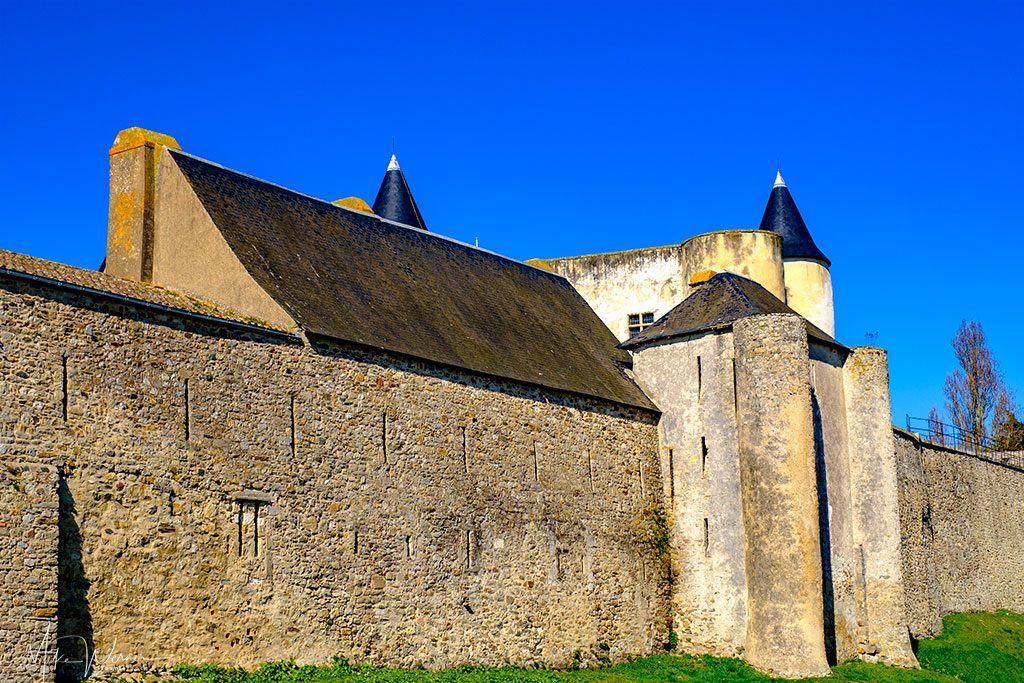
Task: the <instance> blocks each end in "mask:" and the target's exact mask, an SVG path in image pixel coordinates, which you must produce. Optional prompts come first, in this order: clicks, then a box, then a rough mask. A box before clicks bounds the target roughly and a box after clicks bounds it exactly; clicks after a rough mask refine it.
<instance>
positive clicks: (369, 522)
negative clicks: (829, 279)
mask: <svg viewBox="0 0 1024 683" xmlns="http://www.w3.org/2000/svg"><path fill="white" fill-rule="evenodd" d="M0 335H2V339H3V346H2V347H0V348H2V351H0V354H2V355H0V384H2V388H3V391H2V392H0V402H2V404H0V420H2V424H0V453H2V454H3V455H2V461H3V465H9V464H10V463H22V462H27V463H45V464H58V463H59V464H60V465H61V470H62V472H64V478H63V480H62V481H63V483H62V487H63V490H64V491H65V493H64V495H63V497H62V498H61V500H62V501H63V505H64V508H63V509H66V510H68V514H69V515H70V517H69V523H68V525H67V526H68V543H67V544H64V545H65V546H66V547H64V548H62V549H61V562H62V583H61V591H60V614H59V615H58V622H59V623H58V628H59V630H61V632H62V633H63V634H66V635H68V636H76V637H79V638H80V640H79V641H76V642H80V643H81V644H82V647H83V648H85V649H88V651H90V652H98V653H99V656H98V661H97V662H96V664H97V667H98V669H100V670H107V671H110V670H130V669H137V668H145V667H157V668H158V667H164V666H168V665H171V664H173V663H175V662H178V661H213V662H221V663H230V664H242V665H247V664H253V663H256V662H260V661H265V660H275V659H281V658H288V657H295V658H297V659H299V660H301V661H322V660H325V659H328V658H330V657H331V656H333V655H336V654H341V655H345V656H348V657H350V658H353V659H355V660H360V661H372V662H387V663H391V664H400V665H415V664H425V665H427V666H432V667H438V666H447V665H454V664H458V663H462V662H476V663H483V664H502V663H505V662H514V663H521V664H525V663H530V662H544V663H546V664H551V665H564V664H565V663H567V662H568V661H569V658H570V656H571V653H572V652H573V651H574V650H576V649H577V648H579V649H581V650H582V652H583V655H584V658H585V660H588V661H595V660H605V659H606V658H610V659H617V658H621V657H624V656H626V655H634V654H643V653H648V652H650V651H651V650H652V649H653V648H654V647H656V646H657V645H658V644H660V643H661V642H663V640H664V638H665V637H666V635H667V628H668V627H667V623H666V621H665V619H666V611H665V604H666V601H665V596H664V586H663V585H662V583H661V578H660V576H659V572H658V567H659V566H660V561H661V558H659V557H656V556H654V553H655V551H654V550H653V549H651V546H650V545H649V544H645V543H643V542H642V539H643V538H644V537H649V536H650V532H651V530H650V529H648V528H647V524H648V521H647V520H648V518H649V517H648V516H645V515H644V511H645V510H646V509H648V508H649V507H650V506H651V505H655V504H656V502H657V501H659V500H661V492H662V480H661V476H660V472H659V463H658V441H657V431H656V415H654V414H651V413H646V412H643V411H638V410H634V409H629V408H623V407H619V406H615V405H611V404H607V403H603V402H600V401H596V400H589V399H585V398H579V397H572V396H568V395H564V394H558V393H555V392H551V391H544V390H541V389H534V388H529V387H524V386H522V385H515V384H512V383H508V382H503V381H499V380H492V379H487V378H483V377H479V376H473V375H469V374H467V373H463V372H459V371H455V370H443V369H438V368H436V367H429V366H426V365H422V364H418V363H416V362H413V361H408V360H402V359H398V358H393V357H387V356H384V355H382V354H378V353H372V352H369V351H361V350H357V349H353V348H347V347H339V346H333V345H330V344H328V343H326V342H323V343H317V345H316V349H315V350H314V349H311V348H310V347H308V346H303V345H302V344H300V343H299V342H298V341H297V340H288V339H282V338H281V337H279V336H278V337H274V336H270V335H267V336H266V337H263V336H261V335H260V334H258V333H256V332H252V331H249V332H246V331H244V330H240V329H231V328H228V327H225V326H220V325H216V324H213V323H210V324H209V325H207V323H204V322H202V321H201V320H198V319H186V318H182V317H178V316H176V315H174V314H170V313H168V314H159V313H156V312H152V311H146V310H142V309H138V308H134V307H132V306H130V305H123V306H122V305H120V304H116V303H111V302H104V301H102V300H100V299H95V298H92V297H91V296H90V295H85V294H76V293H71V292H66V291H63V290H59V289H55V288H50V287H49V286H45V287H44V286H39V287H36V286H35V285H32V286H30V285H28V284H25V283H23V282H20V281H17V280H13V279H5V280H3V281H0ZM19 467H20V465H19ZM47 476H50V475H47ZM53 488H54V485H50V492H49V493H47V496H46V498H45V500H44V499H40V500H41V502H45V503H46V504H47V505H49V504H51V503H53V504H55V503H56V500H57V499H56V497H55V494H53V493H52V490H53ZM19 490H20V489H19ZM34 490H35V489H34ZM4 495H5V496H6V497H5V498H3V501H2V503H3V506H4V507H3V508H0V510H3V513H2V514H4V515H5V516H4V518H3V519H4V521H5V522H6V523H8V524H9V525H12V526H7V527H4V528H3V529H6V530H7V531H6V533H5V532H4V530H3V529H0V543H2V544H4V546H3V547H4V552H2V553H0V562H3V563H4V564H2V565H0V568H2V570H3V571H2V572H0V574H2V576H0V584H3V585H4V586H5V591H9V586H10V585H11V584H10V582H11V581H14V582H15V583H18V582H19V581H21V580H22V575H21V574H20V573H19V572H20V571H21V569H19V568H20V567H23V566H26V565H25V561H24V560H22V559H15V560H11V559H9V558H10V557H11V554H10V553H8V552H6V550H7V545H9V544H11V543H13V542H14V540H13V539H14V538H15V536H14V535H13V534H21V535H22V536H24V535H25V534H26V533H27V532H28V531H29V530H30V529H29V527H28V526H27V525H28V524H29V522H27V521H25V520H26V517H25V515H26V514H29V515H37V514H38V515H39V516H38V517H34V518H33V519H34V521H33V522H32V528H33V529H36V536H35V539H34V540H33V541H32V542H31V543H27V547H28V549H29V551H31V552H27V553H23V555H24V556H25V557H30V558H34V559H35V560H36V562H37V565H36V568H35V569H34V570H32V571H33V574H32V576H35V577H39V584H38V585H39V586H40V588H39V594H38V596H37V595H35V594H34V593H32V594H26V595H30V597H27V598H25V599H26V600H28V601H29V602H26V603H25V604H24V605H20V603H19V605H16V606H15V609H16V610H17V609H29V610H35V609H37V608H40V606H43V605H44V604H45V608H46V609H50V608H52V606H53V604H54V599H55V596H54V595H53V593H54V586H53V580H52V576H53V568H52V561H53V559H54V558H55V557H56V555H55V548H54V544H55V541H53V533H54V532H53V528H54V527H53V525H52V524H50V523H47V525H43V526H42V527H39V525H40V524H42V521H41V520H42V518H43V513H44V512H45V514H46V515H49V516H50V517H54V518H55V517H56V514H57V510H56V509H55V508H54V507H52V506H51V507H44V508H42V509H41V510H40V512H38V513H37V512H31V513H28V512H22V513H21V514H20V515H16V516H15V517H13V518H12V517H10V515H8V512H7V511H8V510H10V509H13V507H11V506H10V505H9V504H8V501H9V500H11V498H10V495H9V494H7V493H5V494H4ZM33 495H34V494H33ZM40 495H41V494H40ZM21 497H23V496H22V494H21V493H18V494H17V495H16V496H15V497H14V503H13V505H15V506H17V507H18V508H19V509H21V508H22V507H24V505H25V503H24V502H23V501H22V499H21ZM36 507H38V506H36ZM37 527H39V528H37ZM44 530H45V531H46V533H45V534H44V533H43V531H44ZM37 548H38V550H39V552H38V554H37V555H34V553H35V552H36V549H37ZM14 555H15V557H21V556H22V555H19V553H14ZM48 558H49V559H48ZM47 562H49V563H50V564H46V563H47ZM44 566H45V567H47V568H46V569H45V572H44V569H43V567H44ZM44 574H45V576H46V581H48V582H49V583H45V585H44V582H43V580H42V579H43V575H44ZM44 598H45V600H44ZM29 603H31V604H29ZM5 609H6V608H5ZM47 614H49V612H47ZM12 616H17V617H19V618H20V616H21V613H20V612H19V613H18V614H17V615H8V614H6V613H5V614H4V615H3V617H2V621H3V624H4V628H7V627H8V625H9V624H11V623H15V624H20V623H21V622H20V621H19V620H18V619H14V620H12V619H11V617H12ZM47 618H50V617H47ZM51 621H52V619H51ZM41 624H42V622H40V625H41ZM32 628H33V629H35V630H32V631H31V633H29V632H28V631H24V629H23V627H22V626H17V627H16V630H17V629H22V630H20V631H18V632H17V633H16V634H15V635H14V636H13V637H14V638H15V642H16V643H18V644H19V647H20V644H21V643H22V641H21V640H19V639H21V638H22V637H23V635H24V634H27V635H25V636H24V637H26V638H29V641H31V642H35V640H37V639H38V633H36V631H38V628H35V626H33V627H32ZM5 642H8V641H6V640H5ZM4 666H5V667H8V666H10V665H8V664H7V663H5V664H4ZM19 666H20V664H19ZM12 676H13V674H11V672H10V669H5V670H3V671H2V675H0V678H3V679H4V680H9V679H10V678H11V677H12Z"/></svg>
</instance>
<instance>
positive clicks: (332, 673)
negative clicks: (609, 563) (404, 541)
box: [175, 612, 1024, 683]
mask: <svg viewBox="0 0 1024 683" xmlns="http://www.w3.org/2000/svg"><path fill="white" fill-rule="evenodd" d="M943 624H944V630H943V633H942V635H941V636H939V637H938V638H935V639H932V640H922V641H921V642H920V644H919V648H918V653H917V656H918V659H919V660H920V662H921V669H919V670H918V669H896V668H892V667H888V666H883V665H880V664H868V663H865V662H858V661H853V662H846V663H845V664H840V665H839V666H837V667H835V668H833V670H832V672H833V675H832V677H831V678H815V679H803V681H804V683H811V681H817V682H822V681H832V682H846V681H866V682H870V683H876V682H877V683H924V682H928V683H1012V682H1014V681H1024V614H1014V613H1011V612H997V613H973V614H958V615H953V616H950V617H946V619H944V620H943ZM175 673H176V674H177V675H178V677H180V679H181V680H183V681H188V682H189V683H357V682H358V683H399V682H402V683H405V682H409V683H455V682H458V683H549V682H557V683H655V682H656V681H657V682H658V683H662V682H675V683H711V682H712V681H713V682H715V683H768V682H770V681H778V680H781V679H773V678H769V677H768V676H764V675H762V674H760V673H758V672H756V671H754V670H753V669H751V668H750V667H749V666H747V665H746V664H744V663H743V662H741V661H739V660H736V659H724V658H718V657H691V656H688V655H672V654H664V655H656V656H654V657H646V658H644V659H638V660H635V661H632V662H628V663H625V664H619V665H617V666H612V667H607V668H601V669H583V670H580V671H552V670H548V669H522V668H514V667H505V668H484V667H460V668H456V669H447V670H445V671H427V670H425V669H392V668H383V667H373V666H350V665H349V664H348V663H347V662H345V661H344V660H338V661H336V662H335V663H334V664H333V665H330V666H321V667H314V666H301V667H300V666H296V665H295V664H292V663H290V662H276V663H272V664H264V665H263V666H261V667H259V668H257V669H255V670H253V671H246V670H244V669H225V668H221V667H215V666H209V665H200V666H190V665H182V666H179V667H176V669H175Z"/></svg>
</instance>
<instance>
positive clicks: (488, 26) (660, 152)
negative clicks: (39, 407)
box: [0, 2, 1024, 423]
mask: <svg viewBox="0 0 1024 683" xmlns="http://www.w3.org/2000/svg"><path fill="white" fill-rule="evenodd" d="M210 4H211V5H216V6H215V7H201V8H200V7H199V6H198V5H197V6H196V7H194V8H188V7H187V3H176V4H166V3H136V4H132V5H130V9H129V8H128V7H129V6H127V5H124V4H123V3H119V4H116V5H115V4H110V3H75V4H67V5H60V4H57V3H27V2H22V3H10V4H9V5H8V6H7V7H5V9H4V12H3V15H4V16H3V19H2V20H0V56H2V60H3V61H2V68H0V93H2V95H0V97H2V102H0V104H2V106H0V142H2V144H3V152H4V153H3V163H2V164H0V188H2V192H3V195H4V196H3V205H2V208H0V211H2V212H3V218H2V221H0V248H5V249H11V250H15V251H21V252H26V253H29V254H33V255H36V256H41V257H45V258H49V259H53V260H57V261H63V262H67V263H72V264H75V265H79V266H85V267H91V268H95V267H97V266H98V265H99V263H100V261H101V260H102V257H103V250H104V243H105V237H106V232H105V231H106V227H105V226H106V213H107V156H106V151H107V149H108V148H109V146H110V143H111V142H112V141H113V139H114V136H115V134H116V133H117V131H118V130H120V129H122V128H126V127H129V126H143V127H147V128H152V129H155V130H158V131H161V132H164V133H168V134H170V135H173V136H175V137H176V138H177V139H178V141H179V142H180V143H181V145H182V146H183V148H184V149H186V150H188V151H190V152H193V153H195V154H198V155H199V156H202V157H205V158H208V159H212V160H214V161H217V162H219V163H222V164H224V165H226V166H229V167H232V168H236V169H239V170H242V171H245V172H247V173H251V174H253V175H256V176H258V177H261V178H265V179H267V180H271V181H274V182H277V183H280V184H282V185H285V186H288V187H292V188H295V189H298V190H301V191H304V192H307V193H309V194H313V195H316V196H319V197H323V198H325V199H334V198H337V197H343V196H348V195H353V194H355V195H359V196H362V197H364V198H366V199H368V200H370V201H372V199H373V195H374V193H375V192H376V190H377V186H378V184H379V182H380V179H381V176H382V174H383V172H384V169H385V167H386V165H387V161H388V157H389V155H390V153H391V144H392V138H394V139H396V140H397V147H398V154H399V158H400V160H401V162H402V166H403V169H405V172H406V175H407V177H408V179H409V182H410V184H411V186H412V188H413V191H414V193H415V195H416V199H417V202H418V203H419V205H420V208H421V210H422V212H423V214H424V216H425V218H426V220H427V223H428V225H429V226H430V227H431V229H433V230H436V231H438V232H441V233H444V234H446V235H449V236H452V237H455V238H457V239H462V240H465V241H468V242H472V241H473V240H474V239H477V238H478V239H479V240H480V245H481V246H483V247H486V248H488V249H492V250H494V251H498V252H501V253H504V254H507V255H509V256H512V257H515V258H521V259H525V258H530V257H535V256H540V257H545V256H561V255H571V254H579V253H589V252H597V251H611V250H618V249H628V248H634V247H642V246H651V245H659V244H671V243H674V242H680V241H682V240H684V239H686V238H688V237H690V236H692V235H694V234H698V233H700V232H707V231H710V230H717V229H724V228H734V227H756V225H757V223H758V221H759V220H760V217H761V212H762V211H763V209H764V203H765V201H766V200H767V197H768V193H769V191H770V189H771V185H772V181H773V179H774V176H775V166H776V160H777V159H779V160H781V165H782V172H783V174H784V175H785V177H786V180H787V182H788V183H789V186H790V189H791V190H792V192H793V194H794V197H795V198H796V201H797V204H798V205H799V207H800V209H801V211H802V213H803V215H804V218H805V219H806V221H807V223H808V226H809V227H810V229H811V232H812V234H813V235H814V237H815V239H816V240H817V242H818V244H819V246H820V247H821V248H822V249H823V250H824V251H825V252H826V253H827V254H828V255H829V256H830V257H831V259H832V261H833V264H834V265H833V268H832V277H833V282H834V286H835V292H836V319H837V334H838V336H839V338H840V339H841V340H842V341H844V342H846V343H847V344H851V345H855V344H863V343H868V340H867V339H866V337H865V335H866V334H868V333H877V335H878V336H877V339H876V340H875V341H874V342H871V343H876V344H878V345H880V346H884V347H885V348H887V349H889V352H890V368H891V375H892V392H893V413H894V416H895V417H896V420H897V422H898V423H902V420H903V415H904V414H905V413H910V414H913V415H924V414H926V413H927V411H928V408H929V407H930V406H931V405H932V404H933V403H940V402H941V400H942V399H941V387H942V381H943V378H944V376H945V374H946V373H947V372H948V371H949V370H950V369H952V367H953V364H954V359H953V355H952V352H951V349H950V346H949V339H950V337H951V336H952V335H953V333H954V331H955V330H956V327H957V325H958V324H959V323H960V321H961V319H964V318H973V319H976V320H978V321H980V322H981V323H982V325H983V326H984V329H985V332H986V333H987V335H988V339H989V344H990V346H991V348H992V349H993V351H994V353H995V354H996V357H997V358H998V360H999V362H1000V364H1001V366H1002V369H1003V371H1004V372H1005V375H1006V379H1007V381H1008V382H1009V384H1010V385H1011V386H1013V387H1015V388H1016V390H1017V392H1018V394H1019V397H1020V398H1021V399H1024V354H1020V353H1018V351H1019V350H1020V348H1021V342H1020V340H1021V338H1022V334H1021V333H1022V332H1024V329H1022V328H1024V324H1022V322H1021V311H1022V302H1021V300H1022V294H1024V291H1022V287H1021V285H1020V282H1021V279H1020V278H1021V274H1020V270H1021V268H1022V264H1021V255H1022V254H1024V201H1022V187H1024V126H1022V120H1024V116H1022V115H1024V87H1022V85H1024V49H1022V48H1021V46H1020V35H1021V33H1022V29H1024V10H1022V9H1020V8H1019V6H1017V5H1015V4H1013V3H985V2H981V3H978V2H971V3H968V2H963V3H943V2H938V3H936V2H929V3H886V4H882V3H841V4H840V3H810V2H808V3H802V2H759V3H720V2H715V3H712V2H706V3H704V2H702V3H670V4H669V3H666V4H657V3H656V4H645V3H600V2H596V3H595V2H587V3H568V2H564V3H550V2H548V3H538V4H530V3H525V2H517V3H509V4H504V5H502V4H499V3H478V4H477V3H473V4H470V3H467V4H448V3H408V4H403V3H399V2H388V3H370V2H365V3H359V4H352V3H342V2H338V3H324V4H323V5H322V6H321V5H318V4H310V3H303V2H289V3H269V4H264V3H260V2H249V3H210ZM154 5H157V6H159V9H155V8H154ZM328 6H329V8H328Z"/></svg>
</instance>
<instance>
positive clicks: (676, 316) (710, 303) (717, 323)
mask: <svg viewBox="0 0 1024 683" xmlns="http://www.w3.org/2000/svg"><path fill="white" fill-rule="evenodd" d="M764 313H792V314H794V315H799V314H798V313H797V312H796V311H794V310H793V309H792V308H790V307H789V306H787V305H786V304H784V303H782V301H780V300H779V298H778V297H776V296H775V295H774V294H772V293H771V292H769V291H768V290H767V289H765V288H764V287H762V286H761V285H760V284H758V283H756V282H754V281H753V280H748V279H747V278H745V277H741V276H739V275H734V274H732V273H719V274H717V275H715V276H714V277H712V278H711V279H710V280H708V281H707V282H705V283H703V284H700V285H698V286H697V287H695V288H694V290H693V292H691V294H690V296H688V297H686V298H685V299H683V301H682V303H680V304H679V305H677V306H676V307H675V308H673V309H672V310H671V311H669V312H668V313H666V314H665V315H663V316H662V317H661V318H659V319H658V320H656V321H655V322H654V324H653V325H651V326H650V327H648V328H646V329H644V330H643V331H642V332H641V333H640V334H638V335H637V336H635V337H631V338H630V339H627V340H626V341H624V342H622V344H620V345H619V346H620V347H621V348H624V349H633V348H636V347H638V346H643V345H645V344H649V343H651V342H655V341H661V340H664V339H672V338H674V337H683V336H686V335H690V334H696V333H698V332H708V331H711V330H724V329H728V328H730V327H732V324H733V323H734V322H736V321H737V320H740V319H742V318H748V317H750V316H752V315H761V314H764ZM804 322H805V323H806V325H807V334H808V335H809V336H810V337H811V338H812V339H816V340H817V341H820V342H824V343H826V344H830V345H832V346H836V347H839V348H845V347H843V346H842V345H841V344H840V343H839V342H837V341H836V340H835V339H833V338H832V337H831V336H830V335H829V334H828V333H826V332H824V331H822V330H821V329H819V328H818V327H816V326H815V325H813V324H811V323H810V322H808V321H806V320H805V321H804Z"/></svg>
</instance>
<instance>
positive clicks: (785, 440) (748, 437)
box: [733, 315, 829, 678]
mask: <svg viewBox="0 0 1024 683" xmlns="http://www.w3.org/2000/svg"><path fill="white" fill-rule="evenodd" d="M733 329H734V337H735V338H734V344H735V347H736V388H737V391H736V395H737V413H738V424H739V454H740V483H741V491H742V498H743V521H744V525H745V529H746V534H745V539H746V568H747V615H748V617H747V641H746V648H747V649H746V657H747V659H749V661H750V662H751V663H752V664H753V665H754V666H757V667H759V668H761V669H763V670H765V671H771V672H775V673H777V674H779V675H782V676H787V677H794V678H795V677H799V676H823V675H828V673H829V668H828V663H827V661H826V658H825V646H824V624H823V621H822V619H823V608H822V591H821V585H822V562H821V548H820V537H819V529H818V497H817V484H816V475H815V450H814V425H813V419H812V413H811V392H810V383H809V379H810V378H809V372H808V358H809V351H808V346H807V330H806V327H805V326H804V322H803V320H802V319H801V318H800V317H799V316H796V315H764V316H755V317H751V318H746V319H744V320H739V321H737V322H736V323H735V325H734V327H733Z"/></svg>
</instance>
